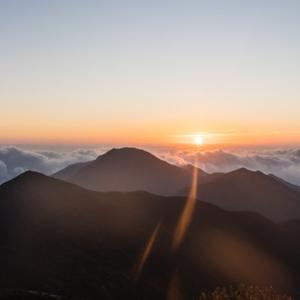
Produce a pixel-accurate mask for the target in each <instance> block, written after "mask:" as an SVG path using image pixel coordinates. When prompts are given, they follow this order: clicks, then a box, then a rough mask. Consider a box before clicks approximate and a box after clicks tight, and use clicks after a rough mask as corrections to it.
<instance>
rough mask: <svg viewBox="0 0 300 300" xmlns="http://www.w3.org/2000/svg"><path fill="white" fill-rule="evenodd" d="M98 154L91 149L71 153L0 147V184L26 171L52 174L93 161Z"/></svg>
mask: <svg viewBox="0 0 300 300" xmlns="http://www.w3.org/2000/svg"><path fill="white" fill-rule="evenodd" d="M97 156H98V152H97V151H96V150H92V149H77V150H73V151H66V152H59V151H47V150H46V151H29V150H24V149H21V148H18V147H8V146H1V147H0V183H1V182H4V181H7V180H9V179H11V178H13V177H15V176H17V175H19V174H20V173H23V172H25V171H26V170H32V171H37V172H41V173H44V174H46V175H49V174H52V173H54V172H56V171H58V170H60V169H62V168H64V167H66V166H67V165H70V164H73V163H77V162H83V161H89V160H93V159H95V158H96V157H97Z"/></svg>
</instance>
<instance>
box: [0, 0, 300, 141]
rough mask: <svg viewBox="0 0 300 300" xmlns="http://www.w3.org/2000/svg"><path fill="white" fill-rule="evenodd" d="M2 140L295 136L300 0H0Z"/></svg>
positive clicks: (299, 108) (299, 133)
mask: <svg viewBox="0 0 300 300" xmlns="http://www.w3.org/2000/svg"><path fill="white" fill-rule="evenodd" d="M0 41H1V42H0V113H1V115H0V144H30V143H31V144H33V143H35V144H53V143H56V144H78V143H80V144H91V143H93V144H101V143H102V144H104V143H110V144H122V145H123V144H126V145H127V144H172V143H182V142H189V141H190V137H192V136H193V135H195V134H201V135H202V136H203V137H204V140H205V143H216V144H249V145H252V144H268V145H292V144H293V145H299V144H300V118H299V112H300V84H299V69H300V60H299V53H300V2H299V1H291V0H287V1H277V0H272V1H268V0H265V1H261V0H260V1H255V0H254V1H231V0H228V1H201V0H197V1H190V0H185V1H176V0H172V1H163V0H161V1H156V0H153V1H143V0H139V1H130V0H128V1H127V0H126V1H125V0H120V1H114V0H111V1H100V0H99V1H89V0H85V1H76V0H72V1H71V0H70V1H64V0H60V1H56V0H52V1H44V0H36V1H31V0H26V1H23V0H20V1H15V0H6V1H5V0H0Z"/></svg>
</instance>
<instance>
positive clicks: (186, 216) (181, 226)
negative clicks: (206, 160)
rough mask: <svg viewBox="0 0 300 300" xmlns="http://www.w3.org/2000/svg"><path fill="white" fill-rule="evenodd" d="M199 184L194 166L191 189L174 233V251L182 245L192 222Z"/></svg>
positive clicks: (196, 169)
mask: <svg viewBox="0 0 300 300" xmlns="http://www.w3.org/2000/svg"><path fill="white" fill-rule="evenodd" d="M197 186H198V168H197V167H194V169H193V176H192V185H191V190H190V193H189V195H188V198H187V201H186V204H185V206H184V208H183V211H182V214H181V216H180V218H179V221H178V224H177V226H176V229H175V233H174V238H173V244H172V248H173V250H174V251H176V250H177V249H178V247H179V246H180V244H181V243H182V241H183V238H184V235H185V233H186V230H187V228H188V226H189V225H190V223H191V220H192V217H193V212H194V209H195V205H196V198H197Z"/></svg>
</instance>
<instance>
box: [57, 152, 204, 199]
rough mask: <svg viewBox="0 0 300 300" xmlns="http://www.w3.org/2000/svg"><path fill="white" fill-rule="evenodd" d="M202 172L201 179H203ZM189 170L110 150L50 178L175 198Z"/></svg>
mask: <svg viewBox="0 0 300 300" xmlns="http://www.w3.org/2000/svg"><path fill="white" fill-rule="evenodd" d="M205 175H207V174H205V173H204V172H202V171H201V177H205ZM191 176H192V170H191V169H189V168H181V167H178V166H175V165H171V164H169V163H167V162H165V161H163V160H160V159H158V158H157V157H155V156H154V155H152V154H150V153H149V152H146V151H144V150H140V149H136V148H121V149H112V150H110V151H108V152H107V153H105V154H103V155H101V156H99V157H98V158H97V159H96V160H94V161H91V162H88V163H79V164H75V165H71V166H69V167H67V168H65V169H63V170H61V171H59V172H58V173H56V174H54V175H53V177H55V178H58V179H62V180H65V181H68V182H71V183H75V184H78V185H80V186H82V187H85V188H88V189H91V190H95V191H123V192H127V191H137V190H142V191H148V192H151V193H155V194H160V195H174V193H176V192H177V191H178V190H179V189H180V188H183V187H185V186H187V185H188V184H190V182H191Z"/></svg>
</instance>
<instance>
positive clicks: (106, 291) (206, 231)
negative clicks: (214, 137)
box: [0, 172, 300, 299]
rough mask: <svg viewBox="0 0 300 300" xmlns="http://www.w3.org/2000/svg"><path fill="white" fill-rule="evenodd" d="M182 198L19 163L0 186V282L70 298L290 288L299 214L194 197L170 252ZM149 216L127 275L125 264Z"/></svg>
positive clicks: (297, 266) (293, 289)
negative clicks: (86, 184) (109, 186)
mask: <svg viewBox="0 0 300 300" xmlns="http://www.w3.org/2000/svg"><path fill="white" fill-rule="evenodd" d="M185 202H186V199H185V198H183V197H164V196H156V195H152V194H149V193H147V192H132V193H120V192H110V193H99V192H93V191H88V190H85V189H83V188H80V187H78V186H76V185H73V184H69V183H66V182H63V181H60V180H57V179H54V178H50V177H47V176H44V175H41V174H38V173H34V172H26V173H24V174H22V175H20V176H19V177H17V178H15V179H13V180H12V181H9V182H7V183H5V184H3V185H1V186H0V232H1V239H0V262H1V268H0V287H1V288H2V289H3V288H5V289H13V290H14V289H20V290H22V291H23V290H24V291H26V290H27V291H28V290H30V291H39V292H40V291H43V292H45V293H46V295H62V296H68V297H75V299H81V298H82V299H166V296H167V295H168V296H169V299H175V298H174V297H173V296H172V295H174V293H175V294H176V293H177V294H178V293H179V294H182V295H184V298H185V299H194V298H195V297H196V295H197V296H199V292H200V291H201V290H203V289H213V288H215V286H217V285H224V284H231V283H232V284H234V283H240V282H245V283H253V284H267V285H270V284H272V285H273V286H274V287H276V289H279V290H283V291H287V292H289V293H292V294H293V295H296V296H297V295H299V285H298V283H299V279H300V278H299V274H300V259H299V250H300V242H299V234H300V224H299V222H297V221H293V222H287V223H282V224H275V223H272V222H271V221H269V220H267V219H265V218H264V217H262V216H260V215H258V214H255V213H250V212H227V211H224V210H222V209H220V208H217V207H215V206H214V205H211V204H207V203H203V202H201V201H198V202H197V204H196V207H195V211H194V214H193V219H192V222H191V224H190V226H189V227H188V230H187V233H186V236H185V238H184V240H183V243H182V245H181V246H180V247H179V248H178V250H177V251H176V252H174V251H172V250H171V245H172V240H173V235H174V231H175V230H174V229H175V226H176V224H177V222H178V218H179V216H180V215H181V212H182V208H183V207H184V205H185ZM158 223H160V224H161V226H160V229H159V231H158V235H157V239H156V240H155V242H154V248H153V253H151V255H150V257H149V260H148V261H146V263H145V267H144V269H143V271H142V273H141V274H140V276H139V278H137V277H136V273H135V272H134V270H135V266H136V264H137V262H138V260H139V258H140V256H141V253H142V250H143V249H144V248H145V244H146V241H147V240H148V239H149V237H150V236H151V234H152V232H153V230H154V228H155V227H156V226H157V224H158ZM175 283H176V284H175ZM170 295H171V296H170ZM170 297H171V298H170Z"/></svg>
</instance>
